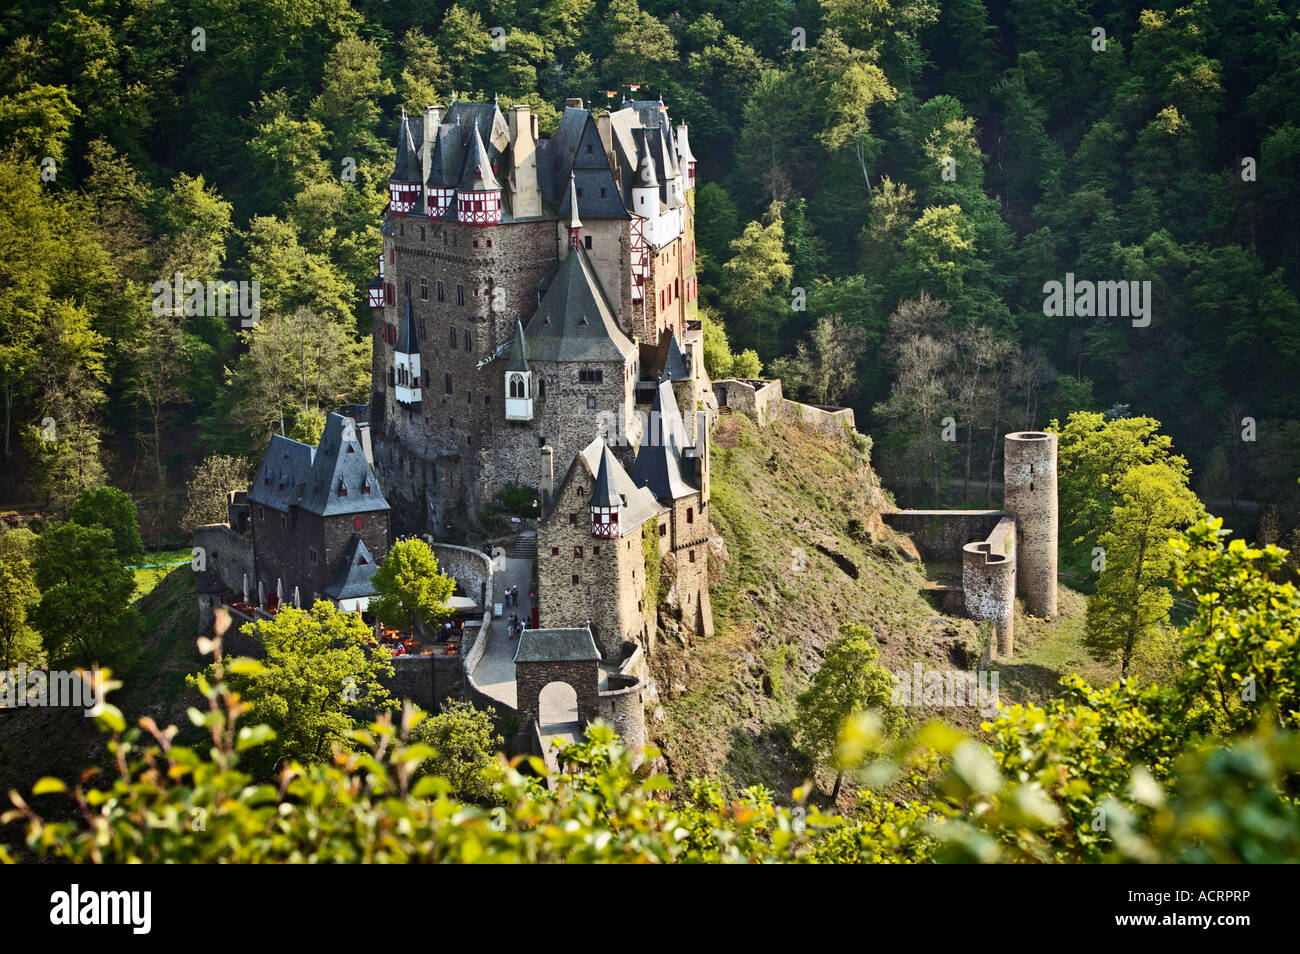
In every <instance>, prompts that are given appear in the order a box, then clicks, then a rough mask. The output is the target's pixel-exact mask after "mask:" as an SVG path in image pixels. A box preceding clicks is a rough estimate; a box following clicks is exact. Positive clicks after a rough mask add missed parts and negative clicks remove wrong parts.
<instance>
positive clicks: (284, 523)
mask: <svg viewBox="0 0 1300 954" xmlns="http://www.w3.org/2000/svg"><path fill="white" fill-rule="evenodd" d="M286 526H288V522H287V521H286V520H285V516H284V514H280V529H281V530H283V529H284V528H285V527H286Z"/></svg>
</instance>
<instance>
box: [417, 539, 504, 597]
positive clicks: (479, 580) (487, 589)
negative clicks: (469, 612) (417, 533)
mask: <svg viewBox="0 0 1300 954" xmlns="http://www.w3.org/2000/svg"><path fill="white" fill-rule="evenodd" d="M430 546H431V547H432V549H433V555H434V556H435V557H437V558H438V569H440V570H441V571H442V572H443V573H444V574H446V575H447V576H450V577H451V578H452V579H453V580H455V581H456V583H457V584H459V586H460V588H461V591H462V592H463V593H464V594H465V595H466V596H468V597H469V598H470V599H473V600H477V601H478V603H479V605H480V606H482V607H483V608H484V609H487V608H488V604H489V603H491V601H492V560H491V559H490V558H489V557H488V555H487V554H486V553H484V552H483V551H481V550H475V549H474V548H473V547H461V546H457V545H456V544H454V543H434V544H430Z"/></svg>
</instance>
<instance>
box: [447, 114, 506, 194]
mask: <svg viewBox="0 0 1300 954" xmlns="http://www.w3.org/2000/svg"><path fill="white" fill-rule="evenodd" d="M456 188H457V190H459V191H461V192H490V191H493V190H500V188H501V183H499V182H497V177H496V174H495V173H493V172H492V163H491V162H490V161H489V159H488V151H487V147H486V146H484V145H483V137H482V136H480V135H479V133H478V126H474V127H473V128H472V130H471V132H470V137H469V152H468V153H467V154H466V156H465V168H464V170H463V171H462V172H461V174H460V181H459V182H458V183H457V184H456Z"/></svg>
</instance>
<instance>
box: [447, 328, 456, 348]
mask: <svg viewBox="0 0 1300 954" xmlns="http://www.w3.org/2000/svg"><path fill="white" fill-rule="evenodd" d="M447 344H448V345H449V346H450V347H451V349H452V350H453V351H454V350H455V349H456V326H455V325H450V326H448V328H447Z"/></svg>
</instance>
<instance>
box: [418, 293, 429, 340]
mask: <svg viewBox="0 0 1300 954" xmlns="http://www.w3.org/2000/svg"><path fill="white" fill-rule="evenodd" d="M427 293H428V289H427V288H421V289H420V297H421V298H425V297H427ZM427 337H429V333H428V328H427V327H426V326H425V323H424V319H423V318H421V319H420V340H421V341H423V340H425V339H426V338H427Z"/></svg>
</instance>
